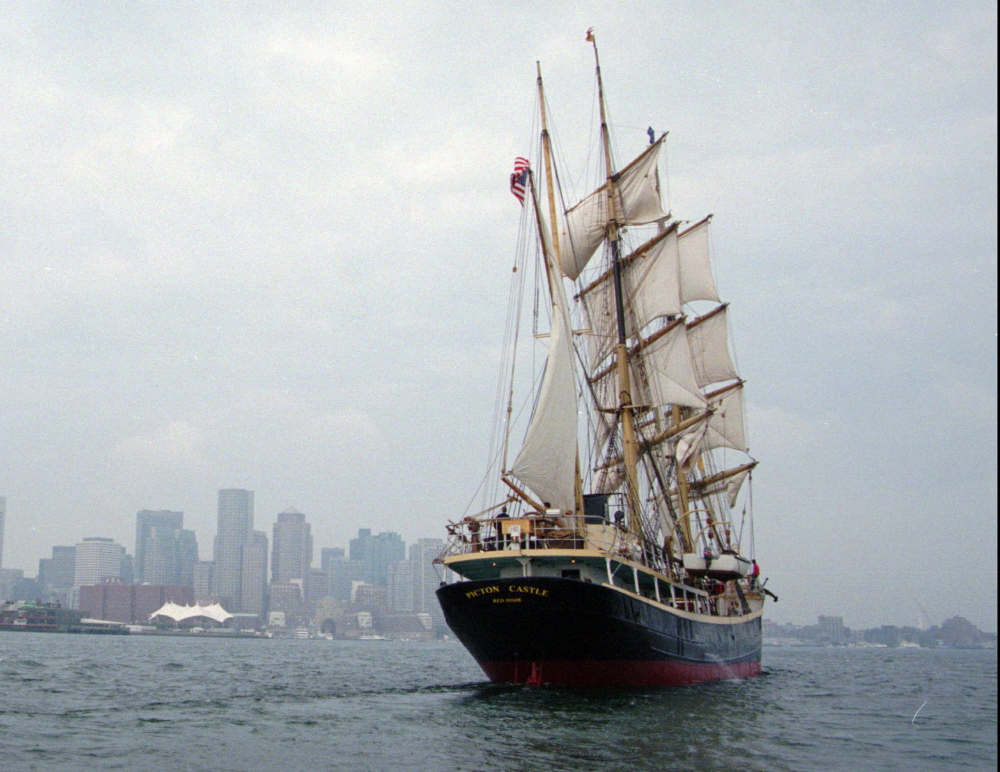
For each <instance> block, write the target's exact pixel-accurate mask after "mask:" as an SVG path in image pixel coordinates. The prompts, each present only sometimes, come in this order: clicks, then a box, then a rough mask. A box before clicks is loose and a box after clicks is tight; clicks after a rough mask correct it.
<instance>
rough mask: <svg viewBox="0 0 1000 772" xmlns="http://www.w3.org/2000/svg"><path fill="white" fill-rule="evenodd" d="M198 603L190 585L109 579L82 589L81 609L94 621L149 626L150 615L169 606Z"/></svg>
mask: <svg viewBox="0 0 1000 772" xmlns="http://www.w3.org/2000/svg"><path fill="white" fill-rule="evenodd" d="M193 602H194V593H193V592H192V589H191V587H190V586H186V587H182V586H178V585H166V586H165V585H154V584H142V585H135V584H126V583H125V582H123V581H121V580H115V579H105V580H104V581H102V582H101V583H100V584H96V585H90V586H87V587H81V588H80V610H81V611H83V612H84V614H85V615H86V616H88V617H90V618H91V619H102V620H104V621H107V622H122V623H124V624H147V623H148V622H149V618H150V616H151V615H152V614H153V613H154V612H155V611H156V610H157V609H158V608H160V607H161V606H162V605H163V604H165V603H178V604H181V605H189V604H191V603H193Z"/></svg>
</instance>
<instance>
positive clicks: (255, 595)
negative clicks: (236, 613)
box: [239, 531, 267, 615]
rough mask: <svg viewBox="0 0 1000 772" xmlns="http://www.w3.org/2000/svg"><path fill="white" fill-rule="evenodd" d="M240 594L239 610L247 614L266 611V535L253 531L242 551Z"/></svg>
mask: <svg viewBox="0 0 1000 772" xmlns="http://www.w3.org/2000/svg"><path fill="white" fill-rule="evenodd" d="M240 584H241V586H242V594H241V597H240V605H239V610H240V611H242V612H244V613H247V614H261V615H263V614H264V613H265V612H266V611H267V534H266V533H264V532H263V531H254V532H253V533H251V534H250V538H249V540H248V541H247V544H246V546H245V547H244V549H243V575H242V577H241V582H240Z"/></svg>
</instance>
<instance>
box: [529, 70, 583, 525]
mask: <svg viewBox="0 0 1000 772" xmlns="http://www.w3.org/2000/svg"><path fill="white" fill-rule="evenodd" d="M535 70H536V71H537V73H538V105H539V112H540V113H541V119H542V153H543V155H544V158H545V189H546V192H547V194H548V200H549V222H551V223H552V230H551V237H552V249H553V251H554V252H555V254H556V255H557V256H558V255H559V254H560V252H559V228H557V227H556V223H557V222H558V220H557V219H556V193H555V185H554V184H553V180H554V176H555V175H554V174H553V173H552V140H551V138H550V137H549V128H548V122H547V115H546V112H545V89H544V88H543V86H542V65H541V62H537V61H536V62H535ZM557 259H558V257H557ZM573 498H574V499H575V502H576V511H577V513H579V514H583V481H582V480H581V478H580V453H579V450H578V451H577V457H576V479H575V482H574V485H573ZM576 521H577V518H574V519H573V528H574V530H576V528H577V522H576Z"/></svg>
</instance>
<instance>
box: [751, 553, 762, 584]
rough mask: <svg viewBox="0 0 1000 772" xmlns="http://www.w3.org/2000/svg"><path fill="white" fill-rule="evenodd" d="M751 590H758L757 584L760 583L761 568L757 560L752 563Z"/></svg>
mask: <svg viewBox="0 0 1000 772" xmlns="http://www.w3.org/2000/svg"><path fill="white" fill-rule="evenodd" d="M750 564H751V565H750V589H751V590H756V589H757V584H758V583H759V582H760V566H758V565H757V561H756V560H751V561H750Z"/></svg>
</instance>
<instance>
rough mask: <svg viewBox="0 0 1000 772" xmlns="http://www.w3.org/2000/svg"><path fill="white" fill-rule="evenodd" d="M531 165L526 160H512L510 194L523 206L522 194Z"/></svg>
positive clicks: (525, 188) (525, 187)
mask: <svg viewBox="0 0 1000 772" xmlns="http://www.w3.org/2000/svg"><path fill="white" fill-rule="evenodd" d="M530 168H531V163H530V162H529V161H528V159H527V158H515V159H514V173H513V174H511V175H510V192H511V193H513V194H514V197H515V198H516V199H517V200H518V201H520V202H521V206H524V194H525V191H526V190H527V186H528V170H529V169H530Z"/></svg>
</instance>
